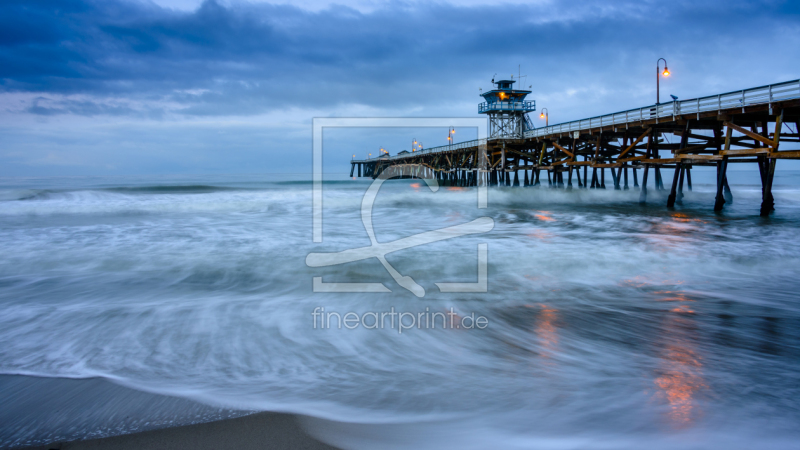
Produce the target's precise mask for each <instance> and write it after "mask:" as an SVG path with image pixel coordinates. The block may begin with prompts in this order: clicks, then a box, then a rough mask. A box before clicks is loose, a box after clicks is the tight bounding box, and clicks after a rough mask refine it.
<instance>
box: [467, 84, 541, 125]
mask: <svg viewBox="0 0 800 450" xmlns="http://www.w3.org/2000/svg"><path fill="white" fill-rule="evenodd" d="M515 82H516V81H515V80H500V81H494V79H492V84H495V85H496V88H495V89H492V90H491V91H487V92H484V93H482V94H481V96H482V97H483V98H484V99H485V100H486V102H484V103H481V104H480V105H479V106H478V112H479V113H481V114H486V115H488V116H489V139H523V137H524V136H523V133H524V132H525V131H527V130H530V129H533V125H532V124H531V122H530V119H528V116H527V115H526V114H527V113H529V112H531V111H536V101H533V100H525V97H526V96H527V95H528V94H530V93H531V91H525V90H520V89H514V88H513V87H512V85H513V84H514V83H515Z"/></svg>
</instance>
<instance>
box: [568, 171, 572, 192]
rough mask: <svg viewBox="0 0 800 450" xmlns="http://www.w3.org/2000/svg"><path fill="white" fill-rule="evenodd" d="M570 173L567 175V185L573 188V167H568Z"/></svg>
mask: <svg viewBox="0 0 800 450" xmlns="http://www.w3.org/2000/svg"><path fill="white" fill-rule="evenodd" d="M567 170H568V171H569V174H568V175H567V187H568V188H569V189H572V167H569V168H567Z"/></svg>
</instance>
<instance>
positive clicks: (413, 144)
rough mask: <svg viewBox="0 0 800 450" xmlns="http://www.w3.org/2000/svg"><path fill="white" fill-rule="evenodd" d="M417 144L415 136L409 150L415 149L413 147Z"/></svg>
mask: <svg viewBox="0 0 800 450" xmlns="http://www.w3.org/2000/svg"><path fill="white" fill-rule="evenodd" d="M416 146H417V138H414V142H413V143H412V144H411V151H412V152H413V151H414V150H415V149H414V147H416Z"/></svg>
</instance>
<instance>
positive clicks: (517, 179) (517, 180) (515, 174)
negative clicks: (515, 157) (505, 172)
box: [514, 170, 519, 187]
mask: <svg viewBox="0 0 800 450" xmlns="http://www.w3.org/2000/svg"><path fill="white" fill-rule="evenodd" d="M514 187H519V170H515V171H514Z"/></svg>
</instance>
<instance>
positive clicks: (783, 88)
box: [384, 80, 800, 159]
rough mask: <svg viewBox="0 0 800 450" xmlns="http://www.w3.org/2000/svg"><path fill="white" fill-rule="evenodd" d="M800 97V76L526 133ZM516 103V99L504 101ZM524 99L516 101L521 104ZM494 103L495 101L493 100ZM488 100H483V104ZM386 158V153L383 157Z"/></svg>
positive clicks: (468, 143)
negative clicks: (782, 81) (785, 80)
mask: <svg viewBox="0 0 800 450" xmlns="http://www.w3.org/2000/svg"><path fill="white" fill-rule="evenodd" d="M796 98H800V80H794V81H787V82H785V83H778V84H770V85H767V86H761V87H757V88H752V89H745V90H741V91H733V92H728V93H726V94H718V95H710V96H708V97H700V98H693V99H690V100H681V101H672V102H668V103H661V104H659V105H650V106H645V107H643V108H637V109H631V110H628V111H621V112H617V113H613V114H606V115H604V116H597V117H590V118H588V119H581V120H575V121H572V122H565V123H560V124H556V125H550V126H546V127H542V128H536V129H534V130H528V131H526V132H525V133H524V136H525V137H526V138H535V137H542V136H547V135H550V134H556V133H565V132H571V131H583V130H590V129H592V128H600V127H605V126H609V125H624V124H626V123H632V122H639V121H644V120H651V119H656V120H658V119H660V118H665V117H669V118H672V119H674V118H675V116H677V115H684V114H698V115H699V114H700V113H703V112H709V111H722V110H725V109H731V108H744V107H746V106H751V105H761V104H769V105H771V104H772V103H773V102H779V101H784V100H792V99H796ZM502 103H509V104H513V103H514V102H502ZM521 103H522V102H516V104H521ZM493 104H494V103H493ZM483 105H486V103H482V104H481V108H483ZM485 143H486V138H484V139H475V140H472V141H466V142H459V143H458V144H451V145H441V146H438V147H431V148H427V149H423V150H418V151H416V152H413V153H404V154H402V155H394V156H390V157H389V159H403V158H408V157H413V156H415V155H420V154H427V153H438V152H446V151H450V150H459V149H463V148H470V147H477V146H479V145H482V144H485ZM384 158H385V157H384Z"/></svg>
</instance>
